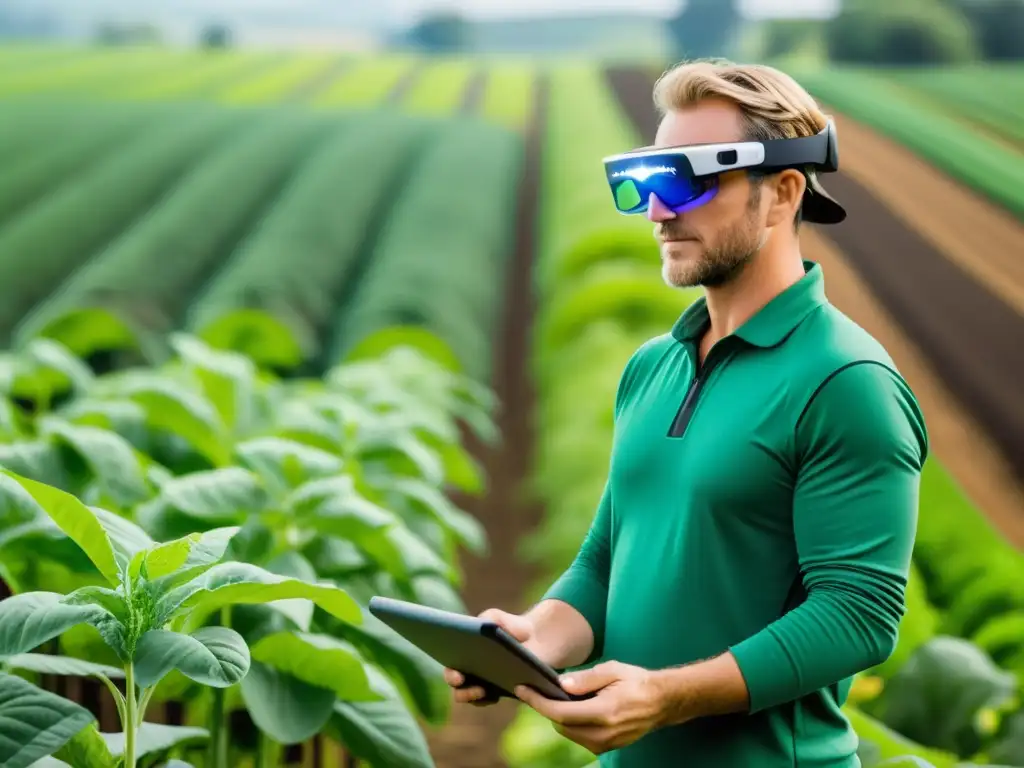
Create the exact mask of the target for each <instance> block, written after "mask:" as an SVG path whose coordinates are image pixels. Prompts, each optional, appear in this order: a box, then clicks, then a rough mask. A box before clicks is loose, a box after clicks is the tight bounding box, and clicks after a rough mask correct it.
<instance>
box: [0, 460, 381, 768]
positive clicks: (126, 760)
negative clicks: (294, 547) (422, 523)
mask: <svg viewBox="0 0 1024 768" xmlns="http://www.w3.org/2000/svg"><path fill="white" fill-rule="evenodd" d="M0 493H2V494H3V499H4V501H5V503H8V504H11V503H13V504H19V505H26V504H33V503H35V504H38V505H39V507H40V508H41V509H42V510H43V511H45V512H46V514H48V515H49V516H50V517H51V518H52V519H53V521H54V522H55V523H56V525H57V526H59V527H60V528H61V530H63V531H64V533H65V534H66V535H67V536H68V537H69V538H70V539H71V540H72V541H74V543H75V544H76V545H77V546H78V547H79V548H80V549H81V550H82V551H83V552H84V553H85V554H86V555H87V556H88V558H89V560H90V561H91V562H92V563H93V565H94V566H95V567H96V569H97V570H98V571H99V573H100V574H101V575H102V577H103V579H104V580H105V581H106V582H107V586H104V587H100V586H90V587H83V588H81V589H78V590H75V591H74V592H72V593H70V594H67V595H61V594H58V593H53V592H25V593H21V594H18V595H14V596H13V597H10V598H8V599H6V600H4V601H3V602H2V603H0V656H3V657H11V656H15V657H17V656H18V655H20V654H25V653H27V652H29V651H31V650H32V649H34V648H36V647H38V646H39V645H41V644H42V643H44V642H46V641H48V640H50V639H52V638H55V637H58V636H59V635H61V634H62V633H64V632H66V631H68V630H70V629H72V628H73V627H76V626H79V625H82V624H85V625H88V626H90V627H92V628H93V629H95V630H96V631H97V632H98V633H99V635H100V637H102V639H103V641H104V642H105V643H106V644H107V645H108V646H109V647H110V648H111V650H113V652H114V653H115V654H116V656H117V658H118V659H119V661H120V662H121V664H122V668H123V670H124V681H125V693H124V694H123V695H122V693H121V692H120V690H119V689H117V688H116V687H115V686H114V685H113V683H112V681H111V679H110V677H109V675H108V674H107V673H106V672H105V671H103V670H99V669H96V670H93V671H94V674H95V676H96V677H98V678H99V679H100V680H102V681H103V682H104V683H105V684H106V685H107V687H108V689H109V690H110V692H111V695H113V696H114V699H115V702H116V704H117V710H118V714H119V715H120V718H121V724H122V727H123V730H124V753H123V764H124V767H125V768H135V766H136V758H137V754H136V735H137V731H138V728H139V725H140V723H141V722H142V720H143V717H144V714H145V711H146V706H147V705H148V702H149V699H150V696H151V695H152V692H153V690H154V688H155V686H156V685H157V684H158V683H159V682H160V681H161V680H162V679H163V678H164V677H165V676H166V675H167V674H168V673H169V672H171V671H172V670H177V671H179V672H180V673H181V674H183V675H184V676H185V677H187V678H189V679H191V680H194V681H195V682H198V683H201V684H202V685H206V686H210V687H214V688H226V687H228V686H231V685H234V684H235V683H237V682H239V681H240V680H241V679H242V678H243V677H245V675H246V673H247V672H248V671H249V665H250V652H249V648H248V646H247V645H246V643H245V640H244V639H243V638H242V636H241V635H240V634H238V633H237V632H236V631H234V630H232V629H230V628H228V627H221V626H201V625H200V624H199V622H200V621H201V618H200V617H203V616H207V615H209V614H210V613H214V612H217V611H219V610H220V609H222V608H225V607H227V606H230V605H233V604H239V603H242V604H244V603H256V604H258V603H267V602H271V601H275V600H281V599H294V598H305V599H308V600H312V601H313V602H314V603H316V604H317V605H318V606H320V607H321V608H323V609H324V610H326V611H328V612H329V613H331V614H332V615H333V616H335V617H336V618H338V619H340V620H343V621H347V622H359V621H360V620H361V612H360V610H359V606H358V604H357V603H356V602H355V601H354V600H353V599H352V598H351V597H350V596H349V595H347V594H346V593H345V592H344V591H343V590H341V589H339V588H338V587H336V586H333V585H327V584H317V583H311V582H305V581H302V580H299V579H293V578H288V577H282V576H278V575H276V574H273V573H271V572H269V571H266V570H263V569H261V568H258V567H256V566H253V565H250V564H244V563H235V562H221V560H222V558H223V557H224V554H225V551H226V550H227V546H228V544H229V542H230V541H231V537H232V536H234V534H235V533H237V530H238V529H237V528H218V529H214V530H212V531H208V532H206V533H204V534H190V535H188V536H185V537H182V538H179V539H175V540H172V541H169V542H165V543H162V544H160V543H157V542H155V541H153V540H152V539H151V538H150V537H149V536H148V535H147V534H146V533H145V532H144V531H143V530H142V529H141V528H139V527H138V526H136V525H134V524H133V523H131V522H130V521H128V520H126V519H124V518H121V517H119V516H117V515H115V514H114V513H111V512H108V511H106V510H103V509H100V508H95V507H93V508H90V507H87V506H85V505H84V504H82V503H81V502H80V501H79V500H78V499H76V498H75V497H74V496H71V495H70V494H67V493H64V492H62V491H60V490H57V489H55V488H52V487H49V486H46V485H44V484H41V483H37V482H35V481H33V480H29V479H26V478H23V477H19V476H17V475H15V474H14V473H11V472H9V471H3V474H2V475H0ZM197 625H198V626H197ZM347 695H348V697H349V698H355V699H358V698H359V697H360V696H362V697H364V700H373V699H374V698H376V694H374V693H373V692H372V691H370V689H369V686H368V685H367V686H366V687H365V689H363V690H358V689H353V690H349V691H347Z"/></svg>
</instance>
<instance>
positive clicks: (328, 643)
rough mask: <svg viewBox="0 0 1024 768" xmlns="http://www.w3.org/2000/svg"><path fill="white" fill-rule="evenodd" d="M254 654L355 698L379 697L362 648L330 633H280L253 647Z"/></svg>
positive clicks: (258, 657) (305, 680)
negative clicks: (366, 667) (362, 654)
mask: <svg viewBox="0 0 1024 768" xmlns="http://www.w3.org/2000/svg"><path fill="white" fill-rule="evenodd" d="M252 657H253V659H255V660H256V661H259V662H261V663H263V664H266V665H267V666H270V667H274V668H275V669H278V670H280V671H282V672H286V673H288V674H290V675H292V676H293V677H297V678H298V679H299V680H302V681H304V682H307V683H309V684H310V685H319V686H321V687H322V688H328V689H330V690H332V691H333V692H334V693H335V695H336V696H338V697H339V698H342V699H348V700H352V701H371V700H373V699H375V698H379V696H377V695H376V694H375V693H374V691H373V689H372V688H371V687H370V681H369V679H368V678H367V673H366V670H365V665H364V662H363V659H362V657H361V656H360V655H359V651H357V650H356V649H355V647H353V646H352V645H350V644H349V643H347V642H345V641H344V640H339V639H337V638H334V637H330V636H328V635H311V634H306V633H292V632H277V633H275V634H272V635H267V636H266V637H264V638H262V639H261V640H260V641H259V642H257V643H256V644H255V645H254V646H253V647H252Z"/></svg>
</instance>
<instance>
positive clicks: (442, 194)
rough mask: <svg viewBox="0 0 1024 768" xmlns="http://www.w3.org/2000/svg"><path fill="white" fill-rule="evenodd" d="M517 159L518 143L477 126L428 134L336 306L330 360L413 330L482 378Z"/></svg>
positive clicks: (510, 237) (509, 239) (506, 246)
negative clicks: (375, 338)
mask: <svg viewBox="0 0 1024 768" xmlns="http://www.w3.org/2000/svg"><path fill="white" fill-rule="evenodd" d="M522 155H523V143H522V139H521V137H520V136H518V135H516V134H514V133H512V132H510V131H507V130H505V129H503V128H499V127H497V126H494V125H491V124H488V123H484V122H482V121H475V120H473V121H471V120H466V121H456V122H452V123H447V124H445V125H444V126H443V127H442V128H441V129H440V130H439V131H438V132H437V136H436V137H435V138H434V139H433V140H432V141H431V142H430V144H428V145H427V146H426V147H424V148H423V149H422V150H421V152H420V153H419V156H418V157H417V158H416V159H415V161H414V162H415V163H416V165H415V168H414V170H413V171H412V173H411V175H410V177H409V180H408V182H407V183H406V185H405V186H404V188H403V189H401V190H400V191H399V192H398V194H397V196H396V197H395V198H394V200H393V204H394V210H393V211H392V212H391V214H390V215H389V216H388V219H387V222H386V225H385V227H384V228H383V231H382V232H381V234H380V237H379V240H378V241H377V243H376V245H375V247H374V249H373V254H372V257H371V258H369V259H368V260H367V264H366V268H365V272H363V274H362V276H361V279H360V288H359V291H358V292H357V293H356V295H355V296H354V297H353V299H352V301H351V302H349V303H345V304H343V306H342V309H341V312H340V314H339V316H338V318H337V321H336V326H335V328H336V336H335V341H334V344H333V346H332V349H333V351H332V354H331V359H332V360H339V359H342V358H343V357H345V356H346V355H347V354H348V352H349V351H350V350H351V349H352V348H353V347H355V346H356V345H357V344H359V343H360V342H361V341H362V340H363V339H364V338H365V337H367V336H369V335H371V334H373V333H374V332H376V331H377V330H378V329H380V328H383V327H388V326H396V325H397V326H413V327H423V328H426V329H428V330H430V331H431V332H432V333H433V334H434V335H436V336H440V337H441V338H443V339H445V340H446V341H447V343H448V344H449V345H450V346H451V348H452V349H453V351H454V353H455V355H456V356H457V358H458V360H459V361H460V365H461V367H462V370H464V371H465V372H466V373H467V374H468V375H469V376H471V377H472V378H474V379H477V380H481V381H483V380H486V379H487V378H488V377H489V376H490V373H491V370H492V360H491V348H492V339H493V338H494V334H495V328H496V322H497V313H498V310H499V306H500V304H501V296H502V286H503V280H502V275H503V274H504V273H505V270H506V263H507V261H508V259H509V256H510V252H511V248H512V243H513V241H514V231H513V229H512V224H513V222H514V221H515V220H514V217H512V216H510V212H511V211H514V210H515V209H516V205H517V192H518V187H519V176H520V169H521V167H522Z"/></svg>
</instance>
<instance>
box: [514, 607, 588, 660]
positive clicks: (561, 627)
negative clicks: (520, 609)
mask: <svg viewBox="0 0 1024 768" xmlns="http://www.w3.org/2000/svg"><path fill="white" fill-rule="evenodd" d="M525 615H526V617H527V618H529V619H530V621H531V622H532V623H533V628H534V633H535V634H534V638H533V642H532V643H530V645H531V646H532V647H531V650H533V651H534V652H535V653H536V654H537V656H539V657H540V659H541V660H542V661H544V662H546V663H547V664H550V665H551V666H552V667H554V668H555V669H565V668H566V667H575V666H579V665H580V664H583V663H584V662H585V661H586V660H587V659H588V658H589V657H590V654H591V651H593V648H594V632H593V630H592V629H591V627H590V624H589V623H588V622H587V620H586V619H585V618H584V617H583V614H581V613H580V612H579V611H577V610H576V609H575V608H573V607H572V606H571V605H569V604H568V603H565V602H562V601H561V600H542V601H541V602H539V603H537V604H536V605H535V606H534V607H533V608H531V609H530V610H529V611H527V612H526V614H525Z"/></svg>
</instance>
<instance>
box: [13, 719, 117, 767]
mask: <svg viewBox="0 0 1024 768" xmlns="http://www.w3.org/2000/svg"><path fill="white" fill-rule="evenodd" d="M53 757H54V758H56V759H58V760H64V761H66V763H67V765H70V766H73V768H115V767H116V766H117V758H115V757H114V756H113V755H112V754H111V753H110V748H109V747H108V746H107V742H106V741H105V740H104V739H103V734H101V733H100V731H99V729H98V728H97V727H96V723H90V724H89V725H87V726H86V727H85V728H83V729H82V730H81V731H79V732H78V733H76V734H75V735H74V736H73V737H72V739H71V741H69V742H68V743H67V744H65V745H64V746H63V747H61V748H60V749H59V750H57V751H56V752H55V753H54V754H53ZM33 768H35V766H33Z"/></svg>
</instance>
